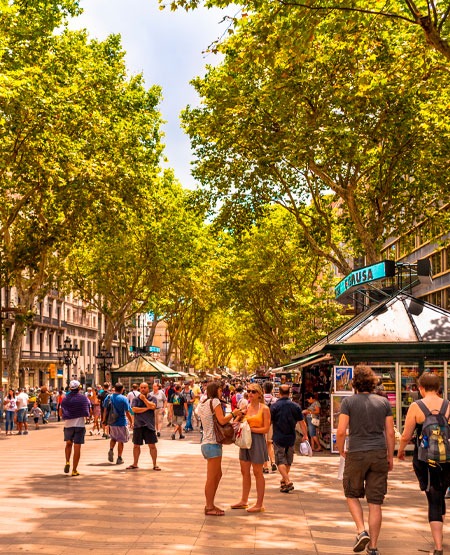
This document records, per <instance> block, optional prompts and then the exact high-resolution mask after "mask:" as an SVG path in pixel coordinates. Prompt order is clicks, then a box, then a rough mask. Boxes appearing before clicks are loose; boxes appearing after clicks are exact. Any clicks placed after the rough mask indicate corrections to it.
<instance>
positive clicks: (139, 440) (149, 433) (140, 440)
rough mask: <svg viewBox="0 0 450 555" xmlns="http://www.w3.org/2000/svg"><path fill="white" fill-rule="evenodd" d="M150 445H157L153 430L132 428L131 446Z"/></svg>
mask: <svg viewBox="0 0 450 555" xmlns="http://www.w3.org/2000/svg"><path fill="white" fill-rule="evenodd" d="M144 443H146V444H147V445H152V444H154V443H158V438H157V437H156V432H155V430H150V428H146V427H142V428H134V429H133V445H143V444H144Z"/></svg>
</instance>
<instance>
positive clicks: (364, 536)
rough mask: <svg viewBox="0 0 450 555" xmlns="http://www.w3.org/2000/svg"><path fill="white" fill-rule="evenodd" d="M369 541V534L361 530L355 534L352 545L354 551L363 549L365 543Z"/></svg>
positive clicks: (357, 551)
mask: <svg viewBox="0 0 450 555" xmlns="http://www.w3.org/2000/svg"><path fill="white" fill-rule="evenodd" d="M369 542H370V536H369V534H368V533H367V532H366V531H365V530H363V531H362V532H361V533H360V534H358V535H357V536H356V540H355V545H354V546H353V551H354V552H355V553H361V551H364V549H365V548H366V546H367V544H368V543H369Z"/></svg>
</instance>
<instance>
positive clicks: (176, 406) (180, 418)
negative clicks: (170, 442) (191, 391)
mask: <svg viewBox="0 0 450 555" xmlns="http://www.w3.org/2000/svg"><path fill="white" fill-rule="evenodd" d="M169 405H170V406H171V407H172V414H173V418H172V424H173V425H174V426H175V430H173V432H172V436H171V437H172V439H175V437H176V433H177V432H178V433H179V435H180V439H184V437H185V436H184V435H183V423H184V418H185V415H186V412H187V410H188V409H187V403H186V399H185V398H184V396H183V394H182V393H181V385H179V384H176V385H175V392H174V394H173V395H172V397H171V399H170V400H169Z"/></svg>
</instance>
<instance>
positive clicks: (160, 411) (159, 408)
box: [153, 383, 167, 437]
mask: <svg viewBox="0 0 450 555" xmlns="http://www.w3.org/2000/svg"><path fill="white" fill-rule="evenodd" d="M153 397H154V398H155V399H156V409H155V430H156V436H157V437H161V429H162V424H163V418H164V411H165V410H166V406H167V398H166V394H165V393H164V391H163V390H162V388H161V384H158V383H153Z"/></svg>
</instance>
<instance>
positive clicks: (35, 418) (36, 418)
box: [33, 416, 39, 424]
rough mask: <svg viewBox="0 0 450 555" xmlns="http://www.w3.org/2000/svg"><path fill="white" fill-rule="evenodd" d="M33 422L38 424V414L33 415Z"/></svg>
mask: <svg viewBox="0 0 450 555" xmlns="http://www.w3.org/2000/svg"><path fill="white" fill-rule="evenodd" d="M33 420H34V423H35V424H38V423H39V417H38V416H34V417H33Z"/></svg>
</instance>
